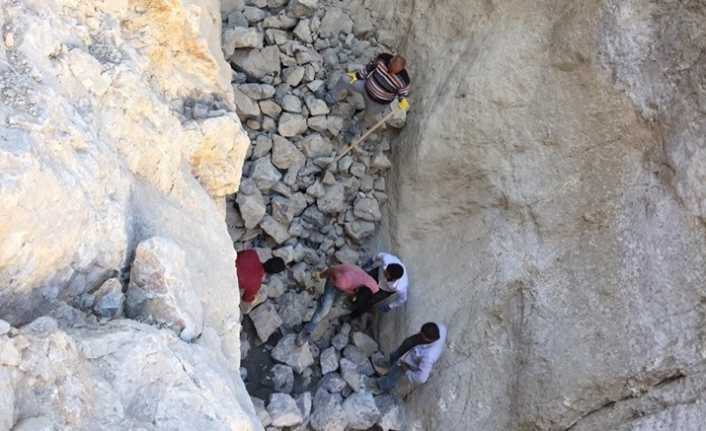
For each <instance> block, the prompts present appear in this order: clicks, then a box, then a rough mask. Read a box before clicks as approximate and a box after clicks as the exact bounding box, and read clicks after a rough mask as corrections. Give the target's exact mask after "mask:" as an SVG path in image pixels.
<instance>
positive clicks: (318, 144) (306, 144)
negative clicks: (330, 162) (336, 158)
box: [301, 133, 333, 158]
mask: <svg viewBox="0 0 706 431" xmlns="http://www.w3.org/2000/svg"><path fill="white" fill-rule="evenodd" d="M301 146H302V148H303V149H304V154H305V155H306V156H307V157H308V158H317V157H327V156H330V155H331V153H333V145H332V144H331V142H330V141H329V140H328V139H326V138H324V137H323V136H322V135H321V134H319V133H313V134H311V135H309V136H307V137H306V138H304V139H302V141H301Z"/></svg>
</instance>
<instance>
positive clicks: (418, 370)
mask: <svg viewBox="0 0 706 431" xmlns="http://www.w3.org/2000/svg"><path fill="white" fill-rule="evenodd" d="M446 332H447V330H446V326H444V325H443V324H441V323H435V322H427V323H425V324H424V325H422V328H421V329H420V331H419V333H417V334H414V335H412V336H410V337H408V338H407V339H405V340H404V341H403V342H402V344H401V345H400V347H399V348H398V349H397V350H395V351H394V352H392V353H391V354H390V357H389V360H388V364H389V365H390V366H391V368H390V370H389V371H388V373H387V374H386V375H385V376H383V377H381V378H380V379H378V387H379V388H380V390H381V391H383V392H390V391H391V390H392V389H394V388H395V387H396V386H397V384H398V383H399V381H400V379H401V378H402V377H403V376H405V377H406V378H407V380H409V382H410V383H412V384H413V385H421V384H423V383H426V381H427V380H429V375H430V374H431V370H432V368H433V367H434V364H435V363H436V362H437V361H438V360H439V358H440V357H441V354H442V353H443V352H444V347H445V344H446Z"/></svg>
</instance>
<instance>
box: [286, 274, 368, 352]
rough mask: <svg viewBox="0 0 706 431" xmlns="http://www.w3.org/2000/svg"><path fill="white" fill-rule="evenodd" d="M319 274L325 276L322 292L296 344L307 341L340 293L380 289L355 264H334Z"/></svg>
mask: <svg viewBox="0 0 706 431" xmlns="http://www.w3.org/2000/svg"><path fill="white" fill-rule="evenodd" d="M319 276H320V277H322V278H324V277H325V278H326V285H325V287H324V294H323V295H321V298H320V299H319V303H318V305H317V306H316V311H314V315H313V317H312V318H311V320H310V321H309V322H308V323H307V324H306V325H304V329H303V330H302V332H300V333H299V335H298V336H297V345H298V346H302V345H304V343H306V342H308V341H309V339H310V338H311V334H313V333H314V331H315V330H316V327H317V325H318V324H319V322H321V320H323V318H324V317H326V315H327V314H328V313H329V312H330V311H331V307H332V306H333V304H334V302H336V300H337V299H338V298H339V297H340V296H341V295H347V296H353V295H355V294H356V293H357V292H358V290H359V289H368V290H370V293H371V294H375V293H377V292H378V291H379V290H380V288H379V287H378V284H377V282H376V281H375V279H374V278H373V277H371V276H370V275H368V274H367V273H366V272H365V271H363V269H362V268H360V267H358V266H356V265H350V264H345V263H344V264H341V265H335V266H332V267H330V268H328V269H327V270H326V271H323V272H322V273H321V274H320V275H319Z"/></svg>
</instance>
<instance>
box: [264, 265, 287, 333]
mask: <svg viewBox="0 0 706 431" xmlns="http://www.w3.org/2000/svg"><path fill="white" fill-rule="evenodd" d="M286 290H287V285H286V284H285V282H284V281H283V280H282V278H281V277H280V276H278V275H270V279H269V280H268V282H267V297H268V298H279V297H280V296H282V295H283V294H284V292H285V291H286ZM280 318H281V316H280ZM282 322H283V323H284V319H283V320H282Z"/></svg>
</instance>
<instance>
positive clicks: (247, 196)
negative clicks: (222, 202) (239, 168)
mask: <svg viewBox="0 0 706 431" xmlns="http://www.w3.org/2000/svg"><path fill="white" fill-rule="evenodd" d="M236 202H237V203H238V208H239V209H240V215H241V217H242V218H243V222H244V223H245V227H246V228H248V229H253V228H254V227H255V226H257V225H258V224H259V223H260V220H262V217H264V216H265V212H266V211H267V208H266V207H265V200H264V198H263V197H262V194H261V193H260V190H259V189H258V188H257V186H256V185H255V183H254V182H253V181H252V180H249V179H243V180H242V182H241V183H240V191H239V192H238V196H237V198H236Z"/></svg>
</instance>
